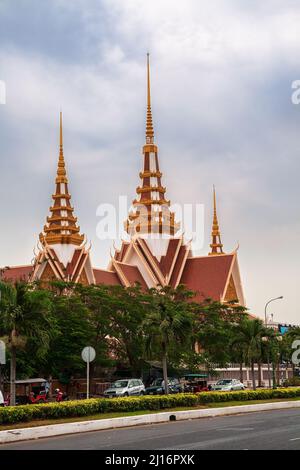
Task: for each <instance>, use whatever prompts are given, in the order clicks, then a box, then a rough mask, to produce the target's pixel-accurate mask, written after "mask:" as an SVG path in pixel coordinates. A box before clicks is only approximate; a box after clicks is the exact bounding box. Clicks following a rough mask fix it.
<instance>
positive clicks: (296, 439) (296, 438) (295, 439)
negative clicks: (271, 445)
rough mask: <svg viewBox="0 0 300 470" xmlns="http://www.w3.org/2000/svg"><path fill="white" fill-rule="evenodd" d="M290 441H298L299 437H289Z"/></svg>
mask: <svg viewBox="0 0 300 470" xmlns="http://www.w3.org/2000/svg"><path fill="white" fill-rule="evenodd" d="M290 441H300V437H295V438H294V439H290Z"/></svg>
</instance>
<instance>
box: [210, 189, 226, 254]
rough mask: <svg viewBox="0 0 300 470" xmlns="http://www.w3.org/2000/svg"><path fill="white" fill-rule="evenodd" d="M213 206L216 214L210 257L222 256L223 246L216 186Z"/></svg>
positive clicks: (214, 216)
mask: <svg viewBox="0 0 300 470" xmlns="http://www.w3.org/2000/svg"><path fill="white" fill-rule="evenodd" d="M213 204H214V213H213V223H212V231H211V238H212V242H211V244H210V247H211V252H210V253H209V255H222V254H223V244H222V242H221V233H220V228H219V222H218V216H217V201H216V189H215V186H213Z"/></svg>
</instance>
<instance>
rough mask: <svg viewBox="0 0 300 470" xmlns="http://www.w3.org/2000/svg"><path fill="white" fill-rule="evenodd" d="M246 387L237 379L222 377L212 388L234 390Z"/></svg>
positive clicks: (222, 390) (221, 390)
mask: <svg viewBox="0 0 300 470" xmlns="http://www.w3.org/2000/svg"><path fill="white" fill-rule="evenodd" d="M245 388H246V387H245V385H244V384H242V382H240V381H239V380H237V379H222V380H218V382H217V383H216V384H214V385H213V386H212V388H211V389H212V390H214V391H216V392H217V391H218V392H232V391H234V390H245Z"/></svg>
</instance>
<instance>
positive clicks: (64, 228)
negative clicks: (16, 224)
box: [40, 112, 84, 246]
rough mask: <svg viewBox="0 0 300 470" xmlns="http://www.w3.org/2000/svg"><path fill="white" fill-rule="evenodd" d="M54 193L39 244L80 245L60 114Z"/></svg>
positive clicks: (82, 236)
mask: <svg viewBox="0 0 300 470" xmlns="http://www.w3.org/2000/svg"><path fill="white" fill-rule="evenodd" d="M55 184H56V187H55V193H54V194H53V195H52V199H53V205H52V206H51V207H50V216H49V217H47V222H46V225H45V226H44V231H43V232H42V233H41V234H40V241H41V243H42V244H43V245H44V246H46V245H56V244H73V245H81V244H82V243H83V242H84V235H81V234H80V228H79V227H78V225H77V218H76V217H75V216H74V215H73V210H74V209H73V207H72V206H71V195H70V194H69V189H68V178H67V172H66V165H65V159H64V151H63V126H62V112H60V116H59V157H58V166H57V174H56V180H55Z"/></svg>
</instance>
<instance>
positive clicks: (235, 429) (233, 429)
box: [217, 427, 254, 431]
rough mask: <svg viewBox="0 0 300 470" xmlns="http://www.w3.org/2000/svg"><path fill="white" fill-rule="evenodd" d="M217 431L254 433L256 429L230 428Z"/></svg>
mask: <svg viewBox="0 0 300 470" xmlns="http://www.w3.org/2000/svg"><path fill="white" fill-rule="evenodd" d="M217 431H254V428H234V427H228V428H218V429H217Z"/></svg>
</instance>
